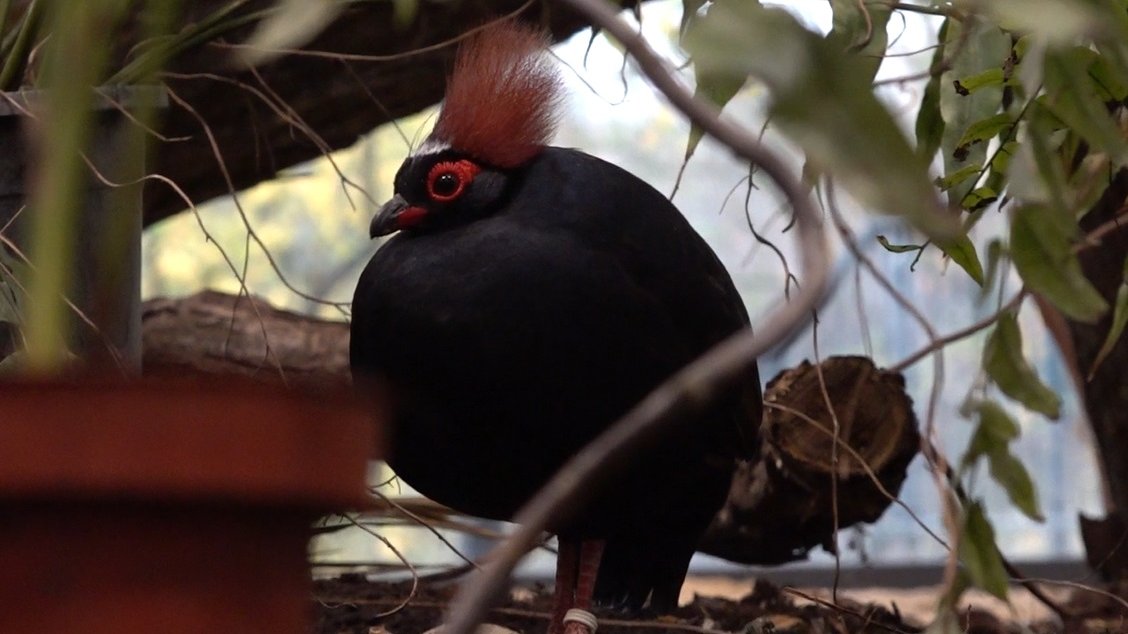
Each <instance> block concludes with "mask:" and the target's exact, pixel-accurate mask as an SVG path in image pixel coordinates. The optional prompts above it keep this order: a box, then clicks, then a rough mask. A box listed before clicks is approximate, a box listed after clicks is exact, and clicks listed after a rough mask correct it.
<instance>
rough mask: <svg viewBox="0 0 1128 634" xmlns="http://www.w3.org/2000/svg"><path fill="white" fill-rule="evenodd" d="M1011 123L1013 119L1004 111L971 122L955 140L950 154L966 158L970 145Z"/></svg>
mask: <svg viewBox="0 0 1128 634" xmlns="http://www.w3.org/2000/svg"><path fill="white" fill-rule="evenodd" d="M1013 124H1014V121H1013V120H1012V119H1011V116H1010V115H1009V114H1007V113H1005V112H1001V113H999V114H997V115H994V116H992V117H987V118H986V119H983V120H980V121H976V122H974V123H972V124H971V125H970V126H968V128H967V130H964V133H963V135H961V136H960V138H959V140H958V141H957V142H956V147H955V149H954V150H952V156H953V157H955V158H957V159H959V160H961V161H962V160H964V159H966V158H967V156H968V153H969V152H970V149H971V146H972V145H975V144H976V143H982V142H984V141H988V140H990V139H991V138H993V137H994V136H995V135H997V134H999V133H1001V132H1002V131H1003V130H1007V129H1009V128H1010V127H1011V126H1012V125H1013ZM961 157H963V158H961Z"/></svg>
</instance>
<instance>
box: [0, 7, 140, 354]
mask: <svg viewBox="0 0 1128 634" xmlns="http://www.w3.org/2000/svg"><path fill="white" fill-rule="evenodd" d="M37 5H38V3H37ZM127 6H128V2H125V1H124V0H107V1H99V2H80V3H71V2H67V1H66V0H55V1H53V2H51V3H50V5H49V7H48V8H49V11H50V14H49V16H48V19H49V24H50V25H51V27H52V34H53V37H52V38H51V42H50V48H49V50H47V57H46V60H45V63H46V66H45V73H44V76H43V87H44V89H45V91H46V95H45V98H44V99H43V101H42V103H40V104H37V106H39V112H40V115H41V117H42V118H41V120H40V122H39V123H40V124H41V125H40V129H39V133H40V136H39V138H38V141H39V148H38V156H37V159H38V162H37V165H36V168H35V171H34V172H33V173H34V176H33V180H32V185H31V187H32V190H31V193H30V197H31V199H30V205H29V211H30V213H31V236H30V249H29V250H30V259H31V261H32V263H33V264H34V265H35V270H34V272H33V273H32V275H31V279H30V282H29V285H28V286H29V299H30V301H29V305H28V320H27V328H26V335H27V362H28V369H29V370H30V371H31V372H32V373H38V374H44V373H50V372H53V371H56V370H58V369H59V368H61V367H62V366H63V364H64V363H65V361H66V358H67V347H66V340H67V336H68V333H69V332H70V328H69V324H70V322H71V319H70V317H71V315H70V313H69V312H68V311H67V307H66V304H65V296H66V295H67V294H69V292H70V289H71V286H72V285H71V281H72V279H71V278H72V273H73V271H75V270H76V269H75V264H76V257H75V253H76V251H77V250H78V244H77V240H76V238H77V237H78V236H77V234H78V231H77V227H78V224H79V218H80V216H79V209H80V208H82V206H83V197H82V196H81V195H80V191H81V187H82V183H83V178H82V174H83V172H82V170H84V169H85V167H84V164H83V160H82V152H83V150H84V149H85V148H86V146H87V144H88V141H89V139H90V136H91V124H92V123H93V119H94V117H93V112H92V110H91V106H92V103H93V97H94V92H93V86H94V85H95V84H96V83H97V82H98V80H99V78H100V77H101V76H102V72H103V70H104V67H105V65H106V61H107V58H108V55H109V46H110V41H109V39H108V38H106V33H107V32H109V30H110V29H111V28H112V27H113V26H114V25H115V24H116V23H117V19H118V17H119V16H120V15H121V13H122V11H123V10H124V9H125V8H126V7H127ZM31 21H33V20H32V19H31V18H30V17H29V18H27V19H26V20H25V27H26V25H27V22H31ZM18 48H19V47H17V49H18ZM11 59H12V58H9V60H11ZM6 68H7V67H6Z"/></svg>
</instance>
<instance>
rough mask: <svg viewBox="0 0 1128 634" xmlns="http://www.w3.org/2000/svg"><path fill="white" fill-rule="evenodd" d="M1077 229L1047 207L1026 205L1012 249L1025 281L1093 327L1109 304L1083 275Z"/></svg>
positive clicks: (1014, 231) (1019, 216)
mask: <svg viewBox="0 0 1128 634" xmlns="http://www.w3.org/2000/svg"><path fill="white" fill-rule="evenodd" d="M1075 233H1076V225H1074V224H1073V223H1072V220H1070V219H1069V218H1068V217H1064V216H1063V214H1061V213H1060V212H1055V211H1054V210H1053V209H1051V208H1050V207H1048V206H1046V205H1026V206H1024V207H1022V208H1021V209H1018V210H1017V211H1016V212H1015V213H1014V219H1013V220H1012V222H1011V236H1010V248H1011V257H1012V259H1013V260H1014V265H1015V268H1017V269H1018V273H1019V275H1021V276H1022V281H1023V282H1025V283H1026V285H1027V286H1029V287H1030V288H1031V289H1032V290H1034V291H1037V292H1038V293H1041V294H1042V295H1043V296H1044V297H1045V298H1046V299H1048V300H1050V301H1051V302H1052V303H1053V304H1054V305H1055V306H1057V307H1058V308H1059V309H1061V311H1062V312H1063V313H1065V314H1066V315H1067V316H1069V317H1070V318H1072V319H1075V320H1077V321H1083V322H1087V323H1093V322H1095V321H1096V320H1098V319H1100V317H1101V315H1103V314H1104V313H1105V311H1106V310H1108V304H1107V303H1105V300H1104V298H1102V297H1101V295H1100V293H1098V292H1097V290H1096V289H1095V288H1093V285H1092V284H1090V283H1089V280H1087V279H1086V278H1085V276H1084V274H1083V273H1082V272H1081V265H1080V263H1079V262H1078V261H1077V256H1076V254H1074V253H1073V250H1072V245H1071V239H1072V237H1073V235H1074V234H1075Z"/></svg>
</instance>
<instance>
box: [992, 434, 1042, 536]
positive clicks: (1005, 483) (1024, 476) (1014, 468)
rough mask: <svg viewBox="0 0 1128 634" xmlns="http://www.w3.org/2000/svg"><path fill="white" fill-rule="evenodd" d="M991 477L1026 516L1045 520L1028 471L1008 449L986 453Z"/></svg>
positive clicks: (1037, 520)
mask: <svg viewBox="0 0 1128 634" xmlns="http://www.w3.org/2000/svg"><path fill="white" fill-rule="evenodd" d="M987 460H988V464H989V465H990V470H991V477H992V478H994V479H995V482H998V483H999V485H1001V486H1002V487H1003V489H1004V490H1006V492H1007V497H1008V498H1010V501H1011V504H1014V505H1015V507H1017V508H1018V510H1020V511H1022V513H1023V514H1024V515H1026V517H1029V518H1030V519H1032V520H1034V521H1036V522H1041V521H1044V520H1045V517H1043V516H1042V509H1041V508H1040V505H1039V503H1038V494H1037V493H1036V492H1035V490H1034V481H1033V480H1031V479H1030V473H1029V472H1027V470H1026V467H1025V466H1023V464H1022V462H1021V461H1019V459H1018V458H1016V457H1014V455H1013V454H1011V453H1010V452H1009V451H1006V450H1003V451H998V452H995V453H991V454H988V456H987Z"/></svg>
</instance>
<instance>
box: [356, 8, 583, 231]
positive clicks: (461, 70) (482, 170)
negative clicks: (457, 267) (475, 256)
mask: <svg viewBox="0 0 1128 634" xmlns="http://www.w3.org/2000/svg"><path fill="white" fill-rule="evenodd" d="M547 45H548V37H547V35H546V34H544V33H543V32H541V31H539V30H534V29H532V28H529V27H525V26H521V25H519V24H517V23H516V22H514V21H513V20H505V21H502V22H499V23H496V24H494V25H491V26H489V27H486V28H484V29H482V30H481V31H479V32H477V33H475V34H474V35H472V36H470V37H469V38H468V39H467V40H466V41H465V43H464V44H463V45H462V46H461V47H460V48H459V50H458V55H457V57H456V59H455V64H454V73H453V74H452V75H451V77H450V79H449V80H448V81H447V89H446V95H445V97H444V98H443V106H442V110H441V111H440V112H439V117H438V121H437V122H436V123H435V129H434V131H433V132H431V135H430V136H429V137H427V139H426V141H424V142H423V144H422V145H421V146H420V147H419V149H418V150H416V151H415V152H413V153H412V154H411V156H409V157H408V158H407V160H405V161H404V162H403V165H402V166H400V169H399V172H398V173H397V174H396V180H395V196H394V197H393V198H392V199H391V200H390V201H388V202H387V203H385V204H384V206H383V207H382V208H381V209H380V211H379V212H378V213H377V214H376V217H375V218H373V219H372V225H371V227H370V233H371V235H372V237H377V236H383V235H387V234H389V233H393V232H395V231H399V230H408V231H432V230H438V229H440V228H442V227H448V226H452V225H457V224H462V223H465V222H470V221H472V220H474V219H476V218H480V217H482V216H485V215H488V214H489V213H491V212H492V211H494V210H496V209H497V208H499V206H500V203H501V201H502V200H504V198H505V196H506V194H507V193H508V190H509V188H510V187H511V185H512V184H513V183H514V182H515V179H516V178H517V177H518V173H519V171H520V169H521V167H522V166H524V165H526V164H527V163H529V161H531V160H533V159H534V158H535V157H536V156H537V154H539V153H540V152H541V150H543V149H544V148H545V146H546V145H547V144H548V143H549V141H551V139H552V135H553V132H554V131H555V129H556V118H557V106H558V105H559V102H560V99H561V95H562V90H563V88H562V84H561V81H560V76H559V73H558V71H557V69H556V67H555V66H554V65H553V63H552V60H551V58H550V57H549V56H548V54H547Z"/></svg>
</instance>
